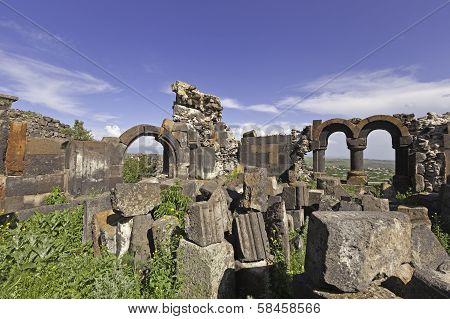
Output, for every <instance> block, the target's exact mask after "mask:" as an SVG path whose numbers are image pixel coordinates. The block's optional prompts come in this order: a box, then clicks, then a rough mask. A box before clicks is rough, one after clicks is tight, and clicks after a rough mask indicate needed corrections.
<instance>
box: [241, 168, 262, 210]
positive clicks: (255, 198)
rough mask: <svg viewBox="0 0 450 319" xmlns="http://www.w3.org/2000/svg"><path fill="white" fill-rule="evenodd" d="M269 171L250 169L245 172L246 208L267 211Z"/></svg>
mask: <svg viewBox="0 0 450 319" xmlns="http://www.w3.org/2000/svg"><path fill="white" fill-rule="evenodd" d="M266 188H267V170H266V169H265V168H258V167H250V168H246V169H245V172H244V207H245V208H250V209H254V210H257V211H260V212H264V211H266V209H267V194H266Z"/></svg>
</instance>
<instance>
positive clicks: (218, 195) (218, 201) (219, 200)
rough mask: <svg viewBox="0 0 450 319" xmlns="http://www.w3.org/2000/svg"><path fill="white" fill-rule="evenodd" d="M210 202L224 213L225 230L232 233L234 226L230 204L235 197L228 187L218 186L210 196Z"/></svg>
mask: <svg viewBox="0 0 450 319" xmlns="http://www.w3.org/2000/svg"><path fill="white" fill-rule="evenodd" d="M208 202H209V203H210V205H212V207H213V209H214V210H216V211H218V212H220V214H221V215H222V222H223V230H224V232H229V233H231V231H232V228H233V215H232V214H231V211H230V209H229V208H230V206H231V204H232V203H233V199H232V198H231V196H230V195H229V194H228V192H227V191H226V189H224V188H223V187H218V188H217V189H216V190H215V191H214V192H213V193H212V195H211V197H210V198H209V200H208Z"/></svg>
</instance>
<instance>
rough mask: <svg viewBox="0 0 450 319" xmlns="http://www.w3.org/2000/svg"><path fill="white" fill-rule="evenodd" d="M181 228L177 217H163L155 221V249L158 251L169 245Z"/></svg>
mask: <svg viewBox="0 0 450 319" xmlns="http://www.w3.org/2000/svg"><path fill="white" fill-rule="evenodd" d="M179 228H180V222H179V221H178V219H177V218H176V217H175V216H163V217H161V218H158V219H157V220H155V221H154V222H153V226H152V231H151V233H152V245H153V248H155V249H158V247H161V246H162V245H165V244H167V243H168V242H169V241H170V239H171V238H172V236H173V235H174V234H175V233H176V232H177V231H178V229H179Z"/></svg>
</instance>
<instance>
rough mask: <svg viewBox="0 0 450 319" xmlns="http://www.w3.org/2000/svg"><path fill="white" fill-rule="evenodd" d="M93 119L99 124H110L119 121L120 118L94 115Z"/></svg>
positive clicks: (108, 115)
mask: <svg viewBox="0 0 450 319" xmlns="http://www.w3.org/2000/svg"><path fill="white" fill-rule="evenodd" d="M92 118H93V119H94V120H95V121H98V122H109V121H112V120H117V119H118V118H119V117H118V116H116V115H111V114H103V113H97V114H94V115H93V116H92Z"/></svg>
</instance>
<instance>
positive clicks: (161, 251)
mask: <svg viewBox="0 0 450 319" xmlns="http://www.w3.org/2000/svg"><path fill="white" fill-rule="evenodd" d="M180 239H181V236H180V235H175V236H174V237H173V238H171V239H170V241H168V242H165V243H163V245H162V246H161V247H159V248H158V249H157V250H156V251H155V254H154V255H153V258H152V260H151V262H150V265H149V268H150V271H149V273H148V274H147V276H145V278H144V280H143V297H144V298H151V299H174V298H180V296H179V295H178V291H179V287H180V284H181V282H180V278H177V276H176V270H177V261H176V251H177V248H178V245H179V243H180Z"/></svg>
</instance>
